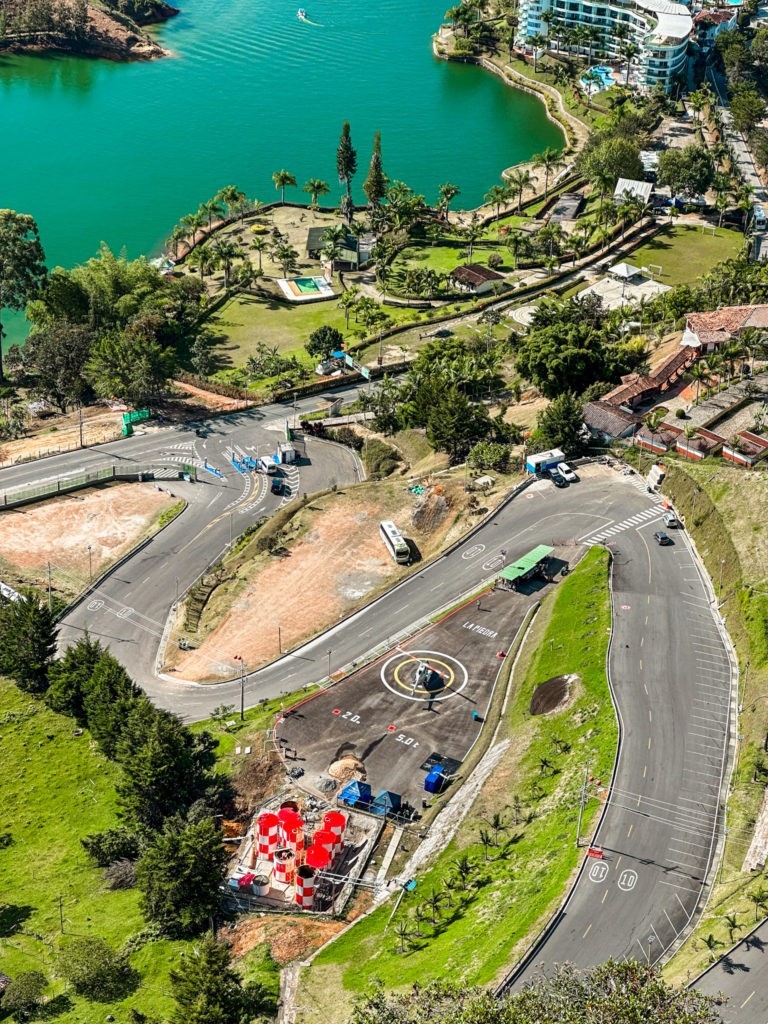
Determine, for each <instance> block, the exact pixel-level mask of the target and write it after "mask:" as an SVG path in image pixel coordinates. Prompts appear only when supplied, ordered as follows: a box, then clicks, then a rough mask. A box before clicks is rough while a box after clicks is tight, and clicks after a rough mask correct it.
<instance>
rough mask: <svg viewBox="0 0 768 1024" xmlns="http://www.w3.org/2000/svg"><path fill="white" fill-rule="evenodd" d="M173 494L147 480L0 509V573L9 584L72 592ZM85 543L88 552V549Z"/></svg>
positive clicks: (137, 535)
mask: <svg viewBox="0 0 768 1024" xmlns="http://www.w3.org/2000/svg"><path fill="white" fill-rule="evenodd" d="M173 504H174V499H173V498H171V497H169V496H168V495H167V494H165V493H162V492H160V491H158V490H156V489H155V487H154V486H153V485H151V484H117V485H115V486H111V487H104V488H98V489H92V490H84V491H78V492H77V493H75V494H71V495H67V496H65V497H61V498H54V499H52V500H50V501H46V502H42V503H41V504H39V505H29V506H22V507H21V508H18V509H13V510H9V511H7V512H4V513H2V518H1V519H0V522H2V528H1V529H0V575H2V579H3V581H4V582H5V583H7V584H8V585H9V586H11V587H13V586H16V585H23V584H39V585H42V584H45V583H46V582H47V574H48V563H49V562H50V563H51V568H52V571H53V584H54V588H55V590H56V591H58V592H59V593H62V594H73V593H77V592H79V591H80V589H81V588H82V587H83V586H84V585H85V583H86V582H87V581H88V576H89V572H90V571H91V570H92V571H93V575H94V576H96V575H97V574H98V573H99V572H100V571H101V570H102V569H104V568H105V567H106V566H107V565H109V564H111V563H112V562H114V561H115V560H116V559H118V558H119V557H120V556H121V555H123V554H125V552H126V551H128V550H129V548H131V546H132V545H134V544H135V543H136V542H137V541H138V540H140V539H141V538H142V537H143V536H145V535H146V534H147V533H148V532H149V530H150V528H151V526H152V523H154V522H155V520H156V519H157V517H158V515H159V514H160V513H161V512H162V511H163V510H164V509H165V508H167V507H168V506H169V505H173ZM89 548H90V552H89Z"/></svg>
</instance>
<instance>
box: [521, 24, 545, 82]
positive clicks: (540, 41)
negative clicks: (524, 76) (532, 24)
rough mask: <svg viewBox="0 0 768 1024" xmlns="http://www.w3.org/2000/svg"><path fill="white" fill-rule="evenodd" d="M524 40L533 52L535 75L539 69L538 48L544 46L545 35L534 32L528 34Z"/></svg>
mask: <svg viewBox="0 0 768 1024" xmlns="http://www.w3.org/2000/svg"><path fill="white" fill-rule="evenodd" d="M526 42H527V43H528V45H529V46H530V47H531V50H532V52H533V73H534V75H535V74H536V72H537V71H538V70H539V66H538V65H539V50H540V49H543V48H544V47H546V45H547V37H546V36H543V35H542V34H541V32H534V34H533V35H532V36H528V38H527V39H526Z"/></svg>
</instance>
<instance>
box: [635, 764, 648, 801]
mask: <svg viewBox="0 0 768 1024" xmlns="http://www.w3.org/2000/svg"><path fill="white" fill-rule="evenodd" d="M647 772H648V765H647V764H644V765H643V778H645V776H646V774H647ZM637 802H638V803H640V800H639V798H638V801H637Z"/></svg>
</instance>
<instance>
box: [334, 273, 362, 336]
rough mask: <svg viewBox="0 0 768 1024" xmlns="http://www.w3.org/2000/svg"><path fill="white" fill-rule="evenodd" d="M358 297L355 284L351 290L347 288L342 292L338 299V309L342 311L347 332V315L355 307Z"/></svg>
mask: <svg viewBox="0 0 768 1024" xmlns="http://www.w3.org/2000/svg"><path fill="white" fill-rule="evenodd" d="M359 297H360V288H359V287H358V285H356V284H355V285H352V287H351V288H347V290H346V291H345V292H342V293H341V297H340V298H339V302H338V305H339V308H340V309H343V310H344V326H345V328H346V329H347V330H349V314H350V313H351V312H352V310H353V309H354V308H355V306H356V305H357V302H358V299H359Z"/></svg>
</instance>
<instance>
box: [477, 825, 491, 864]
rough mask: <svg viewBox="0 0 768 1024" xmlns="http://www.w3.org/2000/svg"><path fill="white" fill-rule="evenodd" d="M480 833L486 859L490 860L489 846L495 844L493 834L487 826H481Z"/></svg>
mask: <svg viewBox="0 0 768 1024" xmlns="http://www.w3.org/2000/svg"><path fill="white" fill-rule="evenodd" d="M479 835H480V842H481V843H482V844H483V851H484V853H485V859H486V860H490V858H489V856H488V847H489V846H492V845H493V836H492V835H491V833H490V832H489V831H488V830H487V829H485V828H481V829H480V833H479Z"/></svg>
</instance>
